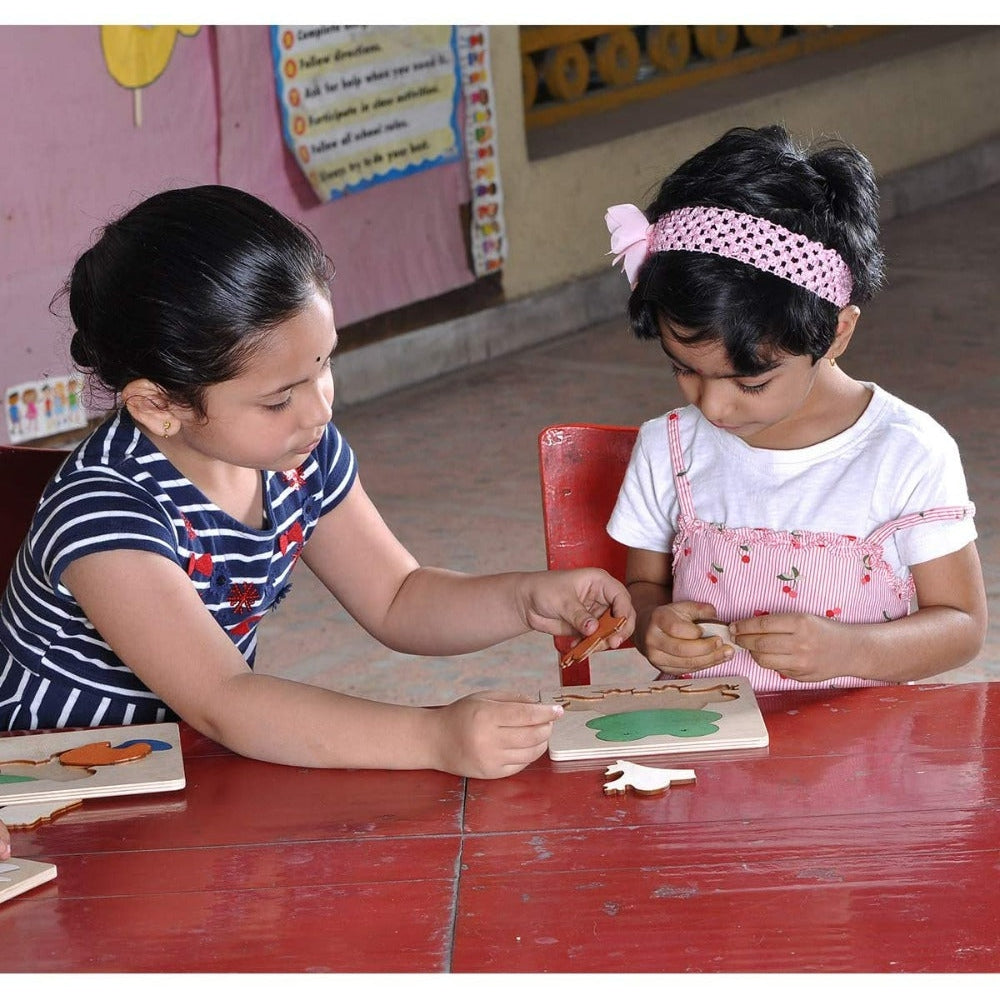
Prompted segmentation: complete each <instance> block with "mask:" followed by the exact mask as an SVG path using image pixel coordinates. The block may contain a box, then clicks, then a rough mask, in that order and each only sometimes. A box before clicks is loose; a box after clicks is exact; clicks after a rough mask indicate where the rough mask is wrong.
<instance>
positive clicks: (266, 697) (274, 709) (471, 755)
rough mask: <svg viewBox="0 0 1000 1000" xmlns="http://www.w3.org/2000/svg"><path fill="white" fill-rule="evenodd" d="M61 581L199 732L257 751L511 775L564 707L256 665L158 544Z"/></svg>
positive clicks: (295, 758) (537, 751)
mask: <svg viewBox="0 0 1000 1000" xmlns="http://www.w3.org/2000/svg"><path fill="white" fill-rule="evenodd" d="M62 579H63V582H64V583H65V585H66V586H67V587H68V588H69V589H70V591H71V592H72V593H73V595H74V597H75V598H76V600H77V601H78V602H79V603H80V606H81V607H82V608H83V610H84V612H85V613H86V614H87V616H88V617H89V618H90V621H91V622H92V623H93V625H94V627H95V628H96V629H97V631H98V632H99V633H100V635H101V636H102V637H103V638H104V640H105V641H106V642H107V643H108V644H109V645H110V646H111V648H112V649H113V650H114V651H115V652H116V653H117V654H118V656H119V657H120V658H121V659H122V661H123V662H124V663H126V664H128V666H129V667H130V668H131V669H132V670H133V671H134V672H135V674H136V675H137V676H138V677H139V678H140V679H141V680H142V681H143V682H144V683H145V684H146V686H147V687H148V688H149V689H150V690H151V691H154V692H155V693H156V694H157V695H158V696H159V697H160V698H161V699H162V700H163V701H165V702H166V703H167V704H168V705H169V706H170V707H171V708H172V709H173V710H174V711H175V712H177V714H178V715H179V716H180V717H181V718H182V719H184V720H185V721H186V722H187V723H189V724H190V725H191V726H193V727H194V728H195V729H197V730H198V731H199V732H202V733H204V734H205V735H206V736H208V737H210V738H211V739H214V740H216V741H217V742H219V743H221V744H222V745H223V746H226V747H228V748H229V749H231V750H233V751H234V752H236V753H240V754H244V755H245V756H248V757H255V758H258V759H261V760H268V761H273V762H275V763H282V764H294V765H298V766H305V767H361V768H391V769H399V768H409V769H419V768H433V769H436V770H442V771H448V772H451V773H455V774H465V775H469V776H475V777H484V778H493V777H502V776H504V775H507V774H513V773H515V772H516V771H519V770H521V769H522V768H523V767H525V766H526V765H527V764H529V763H530V762H531V761H532V760H534V759H535V758H536V757H538V756H540V755H541V754H542V753H543V752H544V750H545V746H546V742H547V740H548V737H549V733H550V731H551V723H552V720H553V719H554V718H556V717H557V716H558V715H559V714H561V709H559V708H558V707H556V706H552V705H542V704H538V703H531V702H528V701H527V700H525V699H519V697H518V696H517V695H513V694H505V693H498V694H493V695H473V696H469V697H467V698H463V699H461V700H460V701H457V702H454V703H453V704H451V705H448V706H445V707H443V708H437V709H435V708H413V707H408V706H401V705H388V704H381V703H378V702H374V701H368V700H366V699H362V698H353V697H349V696H347V695H342V694H337V693H335V692H333V691H327V690H325V689H322V688H318V687H313V686H312V685H308V684H301V683H298V682H296V681H291V680H287V679H284V678H278V677H269V676H265V675H260V674H254V673H253V672H251V670H250V669H249V668H248V666H247V664H246V662H245V661H244V660H243V657H242V656H241V655H240V653H239V651H238V650H237V649H236V647H235V646H234V645H233V643H232V642H231V641H230V640H229V638H228V637H227V636H226V634H225V632H224V631H223V629H222V628H221V626H220V625H219V624H218V623H217V622H216V621H215V619H214V618H213V617H212V615H211V613H210V612H209V611H208V610H207V609H206V608H205V606H204V604H202V602H201V599H200V598H199V597H198V595H197V593H196V592H195V590H194V589H193V588H192V586H191V581H190V580H189V579H188V577H187V575H186V574H185V573H184V571H183V570H182V569H181V568H180V567H179V566H177V565H176V564H174V563H172V562H171V561H170V560H168V559H164V558H163V557H162V556H160V555H156V554H154V553H149V552H137V551H125V550H118V551H110V552H99V553H94V554H91V555H87V556H84V557H82V558H80V559H78V560H76V561H74V562H73V563H71V564H70V565H69V566H68V567H67V569H66V570H65V572H64V573H63V577H62Z"/></svg>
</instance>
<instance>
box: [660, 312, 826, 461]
mask: <svg viewBox="0 0 1000 1000" xmlns="http://www.w3.org/2000/svg"><path fill="white" fill-rule="evenodd" d="M681 332H682V333H683V332H685V331H681ZM660 344H661V346H662V348H663V352H664V353H665V354H666V355H667V358H668V359H669V360H670V364H671V367H672V369H673V372H674V376H675V377H676V379H677V385H678V387H679V388H680V390H681V392H682V393H683V395H684V398H685V399H686V400H687V401H688V402H689V403H693V404H694V405H695V406H697V407H698V409H699V410H701V412H702V414H703V415H704V416H705V418H706V419H707V420H710V421H711V422H712V423H713V424H714V425H715V426H716V427H718V428H719V429H720V430H723V431H726V432H728V433H730V434H735V435H736V436H737V437H738V438H741V439H742V440H743V441H745V442H746V443H747V444H749V445H751V446H753V447H758V448H795V447H801V446H802V444H801V443H800V442H801V439H802V438H803V436H805V437H808V436H809V433H810V431H809V424H810V422H811V421H812V420H813V419H814V417H815V414H814V413H813V412H812V410H813V406H812V404H813V403H814V401H815V394H814V392H813V390H814V388H815V386H816V384H817V381H818V380H820V379H822V378H824V376H825V370H827V369H829V366H828V365H826V364H825V363H822V364H813V360H812V358H810V357H809V356H807V355H788V354H780V355H776V356H775V359H774V363H773V365H772V367H771V368H769V369H768V370H767V371H765V372H764V373H763V374H759V375H741V374H739V373H737V372H736V371H734V369H733V365H732V362H731V361H730V360H729V355H728V354H727V352H726V349H725V347H724V346H723V345H722V343H721V342H719V341H713V340H709V341H702V342H701V343H697V344H685V343H683V342H682V341H680V340H678V339H677V338H676V337H675V336H674V335H673V333H672V331H671V329H670V328H669V326H667V324H666V323H664V322H662V321H661V323H660ZM803 431H805V432H806V433H805V435H803Z"/></svg>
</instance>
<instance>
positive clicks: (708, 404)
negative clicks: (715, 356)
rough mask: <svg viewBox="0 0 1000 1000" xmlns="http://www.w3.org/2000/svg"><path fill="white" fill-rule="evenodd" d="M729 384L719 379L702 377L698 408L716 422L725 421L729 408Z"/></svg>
mask: <svg viewBox="0 0 1000 1000" xmlns="http://www.w3.org/2000/svg"><path fill="white" fill-rule="evenodd" d="M728 389H729V386H728V385H727V384H726V383H724V382H723V381H722V380H721V379H710V378H709V379H703V380H702V383H701V386H700V390H699V394H698V409H699V410H701V412H702V413H703V414H704V415H705V416H706V417H707V418H708V419H709V420H714V421H715V422H716V423H725V420H723V417H725V415H726V412H727V411H728V409H729V402H728V400H729V392H728V391H727V390H728Z"/></svg>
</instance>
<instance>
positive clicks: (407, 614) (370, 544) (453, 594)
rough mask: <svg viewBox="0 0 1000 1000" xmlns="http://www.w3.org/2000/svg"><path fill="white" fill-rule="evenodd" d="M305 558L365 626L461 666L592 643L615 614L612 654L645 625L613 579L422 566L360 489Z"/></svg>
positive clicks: (318, 532)
mask: <svg viewBox="0 0 1000 1000" xmlns="http://www.w3.org/2000/svg"><path fill="white" fill-rule="evenodd" d="M302 558H303V559H304V560H305V562H306V563H307V565H308V566H309V568H310V569H311V570H312V571H313V572H314V573H315V574H316V576H317V577H319V579H320V580H322V581H323V583H324V584H325V585H326V587H327V588H328V589H329V590H330V592H331V593H333V594H334V595H335V596H336V598H337V599H338V600H339V601H340V602H341V604H343V606H344V607H345V608H346V609H347V611H348V612H349V613H350V614H351V615H352V617H353V618H354V619H355V620H356V621H357V622H359V623H360V624H361V625H362V626H363V627H364V628H365V629H366V630H367V631H368V632H370V633H371V634H372V635H373V636H375V638H377V639H378V640H379V641H380V642H383V643H385V645H387V646H389V647H391V648H392V649H395V650H399V651H400V652H406V653H419V654H424V655H435V656H451V655H454V654H457V653H466V652H471V651H473V650H480V649H485V648H486V647H488V646H492V645H495V644H496V643H498V642H503V641H504V640H507V639H511V638H513V637H514V636H517V635H521V634H522V633H524V632H527V631H529V630H532V629H534V630H536V631H540V632H546V633H549V634H550V635H571V634H574V633H577V634H579V635H589V634H590V633H591V632H593V631H594V629H595V628H597V618H598V617H599V616H600V615H601V614H602V613H603V612H604V611H605V610H606V609H608V608H609V607H610V608H611V609H612V612H613V614H614V615H615V616H618V617H620V616H626V617H627V618H628V623H627V625H626V626H625V628H624V629H622V631H621V632H619V633H618V634H616V635H615V636H613V637H612V638H611V639H610V640H609V642H608V644H609V645H610V646H619V645H621V643H622V642H624V641H625V639H626V638H628V636H629V635H631V633H632V629H633V626H634V624H635V622H634V615H633V611H632V606H631V602H630V600H629V595H628V591H627V590H626V589H625V587H624V586H623V585H622V584H621V583H619V582H618V581H617V580H615V579H614V578H613V577H611V576H610V575H609V574H607V573H605V572H604V571H603V570H597V569H586V570H573V571H569V572H533V573H498V574H494V575H491V576H471V575H468V574H464V573H455V572H452V571H451V570H445V569H435V568H431V567H422V566H420V565H419V564H418V563H417V560H416V559H414V557H413V556H412V555H411V554H410V553H409V552H408V551H407V550H406V549H405V548H404V546H403V545H402V544H401V543H400V542H399V540H398V539H397V538H396V537H395V535H393V533H392V532H391V531H390V530H389V528H388V527H387V526H386V524H385V522H384V521H383V520H382V517H381V515H380V514H379V512H378V510H377V509H376V508H375V505H374V504H373V503H372V502H371V500H370V499H369V497H368V495H367V494H366V493H365V491H364V489H363V488H362V486H361V484H360V482H359V481H355V483H354V485H353V486H352V487H351V491H350V493H348V495H347V497H345V499H344V500H343V501H342V502H341V503H340V504H339V505H338V506H337V507H335V508H334V509H333V510H331V511H329V512H328V513H327V514H325V515H323V517H321V518H320V520H319V523H318V524H317V526H316V528H315V530H314V531H313V534H312V536H311V537H310V539H309V541H308V543H307V544H306V546H305V548H304V550H303V554H302Z"/></svg>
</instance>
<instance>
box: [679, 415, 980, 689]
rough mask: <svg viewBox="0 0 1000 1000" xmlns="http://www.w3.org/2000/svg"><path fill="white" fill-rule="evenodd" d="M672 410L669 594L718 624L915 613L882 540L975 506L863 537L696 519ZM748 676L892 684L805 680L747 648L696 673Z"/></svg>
mask: <svg viewBox="0 0 1000 1000" xmlns="http://www.w3.org/2000/svg"><path fill="white" fill-rule="evenodd" d="M679 425H680V421H679V420H678V419H677V414H676V413H670V414H668V415H667V435H668V441H669V445H670V462H671V466H672V470H673V477H674V484H675V486H676V489H677V498H678V502H679V505H680V517H679V520H678V525H677V534H676V536H675V538H674V543H673V579H674V583H673V598H674V600H675V601H699V602H706V603H708V604H712V605H714V606H715V609H716V612H717V614H718V617H719V619H720V621H724V622H731V621H738V620H740V619H742V618H750V617H753V616H757V615H764V614H777V613H784V612H801V613H804V614H812V615H824V616H826V617H827V618H834V619H836V620H837V621H841V622H847V623H852V624H857V623H874V622H881V621H891V620H893V619H896V618H902V617H903V616H904V615H907V614H909V613H910V602H911V599H912V598H913V594H914V590H915V585H914V582H913V577H912V576H910V575H909V574H907V577H906V579H905V580H901V579H900V578H899V576H897V574H896V572H895V571H894V570H893V568H892V566H890V565H889V563H888V562H886V560H885V557H884V555H883V543H884V542H885V541H886V539H888V538H889V537H890V536H891V535H893V534H894V533H895V532H896V531H899V530H900V529H901V528H906V527H908V526H910V525H912V524H916V523H920V522H927V521H929V520H930V521H941V520H949V519H961V518H965V517H969V516H972V514H973V511H974V508H973V507H972V506H971V505H968V506H957V507H936V508H934V509H932V510H925V511H920V512H917V513H913V514H907V515H904V516H903V517H899V518H896V519H895V520H892V521H889V522H888V523H886V524H884V525H882V526H881V527H879V528H876V529H875V531H873V532H872V533H871V534H870V535H869V536H868V537H867V538H857V537H856V536H853V535H841V534H838V533H836V532H817V531H775V530H772V529H770V528H745V527H740V528H733V527H729V526H727V525H721V524H711V523H708V522H706V521H700V520H699V519H698V518H697V517H696V515H695V510H694V503H693V501H692V498H691V485H690V483H689V482H688V479H687V476H686V475H685V467H684V453H683V449H682V447H681V440H680V430H679ZM733 675H739V676H744V677H747V678H748V679H749V681H750V684H751V686H752V687H753V689H754V690H755V691H783V690H792V689H804V688H826V687H876V686H879V685H884V684H886V683H888V682H885V681H873V680H865V679H862V678H859V677H834V678H831V679H829V680H825V681H818V682H809V683H804V682H801V681H795V680H790V679H787V678H784V677H782V676H781V675H780V674H778V673H777V672H775V671H774V670H768V669H765V668H764V667H761V666H760V665H759V664H758V663H757V662H756V661H755V660H754V659H753V657H752V656H751V655H750V653H749V652H748V651H747V650H745V649H740V648H739V647H736V652H735V655H734V656H733V658H732V659H731V660H729V661H728V662H726V663H723V664H720V665H719V666H715V667H709V668H707V669H706V670H699V671H697V672H696V673H694V674H693V675H691V676H696V677H725V676H733Z"/></svg>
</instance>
